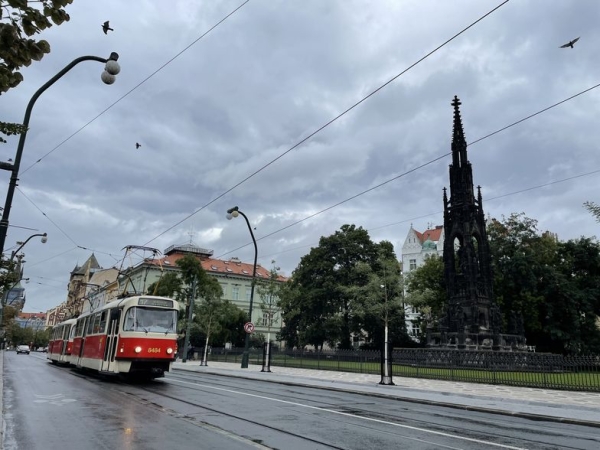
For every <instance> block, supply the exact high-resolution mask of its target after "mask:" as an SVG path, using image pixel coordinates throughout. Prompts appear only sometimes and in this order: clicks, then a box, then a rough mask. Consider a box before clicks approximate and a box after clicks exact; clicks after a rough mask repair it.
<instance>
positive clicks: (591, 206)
mask: <svg viewBox="0 0 600 450" xmlns="http://www.w3.org/2000/svg"><path fill="white" fill-rule="evenodd" d="M583 206H584V207H585V208H586V209H587V210H588V211H589V212H590V213H592V215H593V216H594V217H595V218H596V220H597V221H598V222H600V205H597V204H596V203H594V202H585V203H584V204H583Z"/></svg>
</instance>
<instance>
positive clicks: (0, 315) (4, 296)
mask: <svg viewBox="0 0 600 450" xmlns="http://www.w3.org/2000/svg"><path fill="white" fill-rule="evenodd" d="M7 223H8V222H7ZM5 231H6V230H5ZM37 236H40V237H41V238H42V244H45V243H46V242H48V234H47V233H36V234H32V235H31V236H29V237H28V238H27V239H25V241H23V242H17V244H20V245H19V247H17V249H16V250H15V251H13V252H12V254H11V255H10V259H9V262H12V261H13V260H14V259H15V256H17V253H19V251H20V250H21V249H22V248H23V247H25V244H27V243H28V242H29V241H30V240H31V239H33V238H34V237H37ZM4 237H6V235H5V236H4ZM19 272H20V271H19ZM19 277H21V274H20V273H19ZM21 279H22V278H20V279H19V280H17V282H16V283H15V284H13V285H12V287H11V288H10V289H8V290H7V291H6V292H4V293H3V294H2V310H0V328H2V332H4V308H6V300H7V296H8V293H9V292H10V291H11V290H12V289H13V288H14V287H15V286H16V285H17V284H18V283H19V281H21ZM28 279H29V278H26V280H28Z"/></svg>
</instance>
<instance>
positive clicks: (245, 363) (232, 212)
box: [225, 206, 258, 369]
mask: <svg viewBox="0 0 600 450" xmlns="http://www.w3.org/2000/svg"><path fill="white" fill-rule="evenodd" d="M240 214H241V215H242V217H243V218H244V219H246V225H248V230H249V231H250V236H252V242H253V243H254V268H253V269H252V283H251V287H250V306H249V308H248V322H252V302H253V301H254V282H255V280H256V259H257V258H258V247H257V246H256V239H255V238H254V233H253V232H252V227H251V226H250V222H249V221H248V217H246V214H244V213H243V212H242V211H240V209H239V208H238V207H237V206H234V207H233V208H229V209H228V210H227V216H225V217H227V220H231V219H233V218H234V217H237V216H238V215H240ZM249 348H250V333H248V332H246V340H245V341H244V354H243V355H242V369H247V368H248V359H249V354H248V352H249Z"/></svg>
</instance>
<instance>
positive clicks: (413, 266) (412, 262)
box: [409, 259, 417, 270]
mask: <svg viewBox="0 0 600 450" xmlns="http://www.w3.org/2000/svg"><path fill="white" fill-rule="evenodd" d="M409 265H410V270H415V269H416V268H417V260H416V259H411V260H409Z"/></svg>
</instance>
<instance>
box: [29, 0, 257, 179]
mask: <svg viewBox="0 0 600 450" xmlns="http://www.w3.org/2000/svg"><path fill="white" fill-rule="evenodd" d="M249 1H250V0H246V1H245V2H244V3H242V4H241V5H240V6H238V7H237V8H235V9H234V10H233V11H231V12H230V13H229V14H227V15H226V16H225V17H224V18H222V19H221V20H219V21H218V22H217V23H216V24H215V25H213V26H212V27H210V28H209V29H208V31H206V32H204V33H202V34H201V35H200V36H199V37H198V38H197V39H195V40H194V41H193V42H192V43H191V44H189V45H188V46H187V47H185V48H184V49H183V50H181V51H180V52H179V53H177V54H176V55H175V56H173V57H172V58H171V59H169V60H168V61H167V62H166V63H164V64H163V65H162V66H160V67H159V68H158V69H156V70H155V71H154V72H152V73H151V74H150V75H148V76H147V77H146V78H144V79H143V80H142V81H140V82H139V83H138V84H137V85H135V86H134V87H133V88H131V89H130V90H129V91H127V92H126V93H125V94H124V95H122V96H121V97H119V98H118V99H117V100H116V101H115V102H113V103H112V104H110V105H109V106H108V107H107V108H105V109H104V110H103V111H102V112H100V113H99V114H98V115H97V116H95V117H94V118H93V119H92V120H90V121H89V122H87V123H86V124H85V125H83V126H82V127H81V128H79V129H78V130H77V131H75V132H74V133H73V134H71V135H70V136H69V137H67V138H66V139H64V140H63V141H61V142H60V143H59V144H58V145H57V146H55V147H54V148H53V149H52V150H50V151H49V152H48V153H46V154H45V155H43V156H42V157H41V158H40V159H38V160H37V161H36V162H34V163H33V164H31V165H30V166H28V167H27V168H26V169H25V170H23V171H21V174H20V176H21V177H22V176H23V174H25V172H27V171H28V170H29V169H31V168H32V167H34V166H35V165H36V164H38V163H40V162H41V161H42V159H44V158H46V157H47V156H49V155H50V154H52V153H54V152H55V151H56V150H58V149H59V148H60V147H61V146H62V145H63V144H65V143H66V142H68V141H69V140H70V139H71V138H73V137H75V136H76V135H77V134H79V133H80V132H81V131H83V129H85V128H86V127H87V126H88V125H90V124H91V123H92V122H94V121H95V120H96V119H98V118H99V117H100V116H102V115H103V114H104V113H106V112H107V111H108V110H109V109H111V108H112V107H113V106H115V105H116V104H117V103H119V102H120V101H121V100H123V99H124V98H125V97H127V96H129V94H131V93H132V92H133V91H135V90H136V89H137V88H139V87H140V86H141V85H142V84H144V83H145V82H146V81H148V80H149V79H150V78H152V77H153V76H154V75H156V74H157V73H158V72H160V71H161V70H163V69H164V68H165V67H166V66H168V65H169V64H171V63H172V62H173V61H174V60H175V59H177V58H178V57H179V56H181V55H182V54H183V53H185V52H186V51H187V50H189V49H190V48H191V47H192V46H193V45H194V44H196V42H198V41H199V40H200V39H202V38H203V37H204V36H206V35H207V34H209V33H210V32H211V31H213V30H214V29H215V28H217V27H218V26H219V25H221V24H222V23H223V22H225V21H226V20H227V19H229V18H230V17H231V16H232V15H233V14H235V13H236V12H237V11H239V10H240V9H241V8H242V6H244V5H246V4H247V3H248V2H249Z"/></svg>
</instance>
